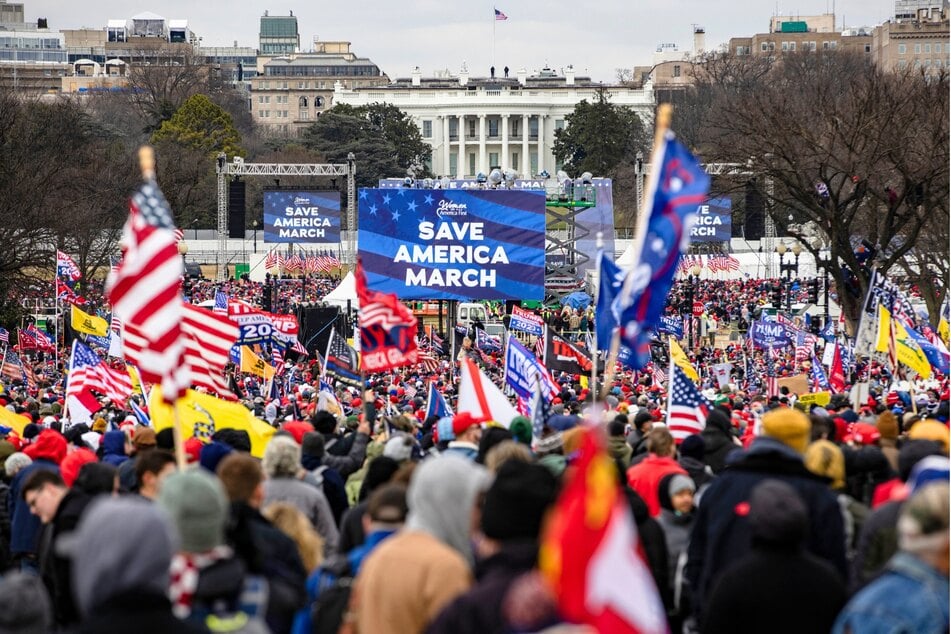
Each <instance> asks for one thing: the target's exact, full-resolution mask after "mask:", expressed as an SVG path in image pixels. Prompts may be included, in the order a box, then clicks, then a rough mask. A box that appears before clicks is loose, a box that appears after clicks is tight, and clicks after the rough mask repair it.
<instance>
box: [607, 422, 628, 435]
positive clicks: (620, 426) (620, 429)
mask: <svg viewBox="0 0 951 634" xmlns="http://www.w3.org/2000/svg"><path fill="white" fill-rule="evenodd" d="M623 435H624V423H622V422H621V421H619V420H617V419H614V420H612V421H611V422H610V423H608V436H623Z"/></svg>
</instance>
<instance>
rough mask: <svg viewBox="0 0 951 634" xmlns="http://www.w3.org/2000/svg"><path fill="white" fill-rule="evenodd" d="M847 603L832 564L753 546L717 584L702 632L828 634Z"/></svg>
mask: <svg viewBox="0 0 951 634" xmlns="http://www.w3.org/2000/svg"><path fill="white" fill-rule="evenodd" d="M846 598H847V595H846V593H845V584H844V582H843V580H842V578H841V577H840V576H839V575H838V574H837V573H836V571H835V570H834V569H833V568H832V566H830V565H829V563H828V562H826V561H823V560H821V559H819V558H817V557H814V556H812V555H811V554H809V553H806V552H802V551H801V550H798V549H797V550H792V549H790V550H779V549H766V548H763V547H760V546H754V548H753V549H752V550H751V551H750V552H749V553H748V554H746V555H744V556H742V557H741V558H740V559H739V560H738V561H737V562H736V563H735V564H734V565H732V566H730V567H728V568H727V569H726V570H724V571H723V574H721V575H720V576H719V578H718V579H717V580H716V581H715V582H714V584H713V589H712V591H711V592H710V595H709V600H708V601H707V609H706V611H705V613H704V618H703V620H702V624H701V625H702V628H701V631H703V632H710V633H711V634H713V633H720V632H729V633H730V634H747V633H748V634H759V633H761V632H770V633H775V634H801V633H804V632H828V631H829V629H830V628H831V627H832V624H833V623H834V622H835V617H836V615H837V614H838V613H839V610H841V609H842V606H843V605H845V601H846Z"/></svg>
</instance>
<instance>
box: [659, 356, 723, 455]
mask: <svg viewBox="0 0 951 634" xmlns="http://www.w3.org/2000/svg"><path fill="white" fill-rule="evenodd" d="M667 398H668V401H667V427H668V428H670V433H671V435H672V436H673V437H674V440H676V441H677V442H678V443H679V442H680V441H681V440H683V439H684V438H686V437H687V436H690V435H691V434H699V433H700V432H702V431H703V428H704V427H706V424H707V414H709V413H710V409H711V408H712V407H713V403H711V402H710V401H708V400H707V398H706V397H705V396H704V395H703V394H701V393H700V390H698V389H697V386H696V385H694V383H693V381H691V380H690V378H689V377H688V376H687V375H686V374H684V371H683V370H681V369H680V367H679V366H677V365H676V364H675V365H674V369H673V373H672V374H671V385H670V393H669V395H668V397H667Z"/></svg>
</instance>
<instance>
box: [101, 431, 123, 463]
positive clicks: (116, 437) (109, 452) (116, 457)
mask: <svg viewBox="0 0 951 634" xmlns="http://www.w3.org/2000/svg"><path fill="white" fill-rule="evenodd" d="M128 459H129V456H127V455H125V432H121V431H117V430H116V431H107V432H106V433H105V435H104V436H103V437H102V462H103V463H105V464H111V465H112V466H113V467H118V466H119V465H121V464H122V463H123V462H125V461H126V460H128Z"/></svg>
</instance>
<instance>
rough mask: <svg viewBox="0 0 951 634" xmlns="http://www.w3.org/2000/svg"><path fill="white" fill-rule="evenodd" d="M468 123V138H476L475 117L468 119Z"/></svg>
mask: <svg viewBox="0 0 951 634" xmlns="http://www.w3.org/2000/svg"><path fill="white" fill-rule="evenodd" d="M468 123H469V138H470V139H474V138H476V122H475V119H469V121H468ZM473 173H475V172H473Z"/></svg>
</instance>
